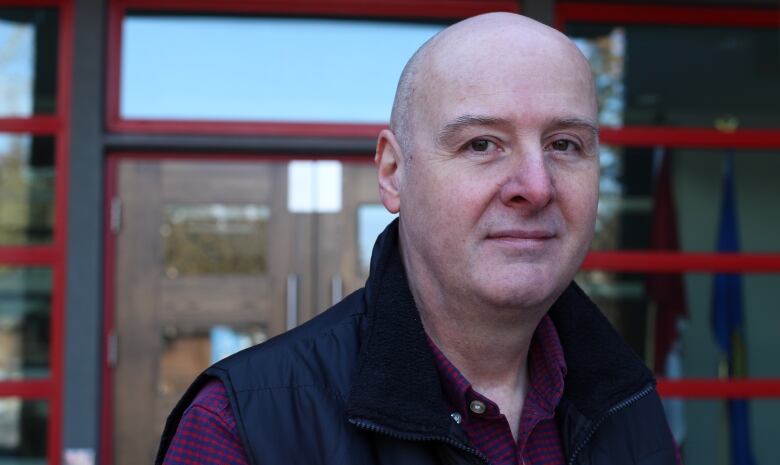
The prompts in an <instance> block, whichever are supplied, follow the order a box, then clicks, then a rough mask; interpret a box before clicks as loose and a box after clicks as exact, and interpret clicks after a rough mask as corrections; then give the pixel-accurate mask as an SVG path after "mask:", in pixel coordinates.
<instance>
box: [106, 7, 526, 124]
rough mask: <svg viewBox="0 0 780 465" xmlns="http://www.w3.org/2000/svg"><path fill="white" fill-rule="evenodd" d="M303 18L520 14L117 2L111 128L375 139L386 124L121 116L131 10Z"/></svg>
mask: <svg viewBox="0 0 780 465" xmlns="http://www.w3.org/2000/svg"><path fill="white" fill-rule="evenodd" d="M133 9H135V10H147V11H160V12H166V11H169V12H213V13H215V14H216V13H233V14H242V13H243V14H268V15H280V14H285V15H293V16H295V15H302V16H319V17H338V18H353V17H354V18H388V19H396V18H405V19H429V20H447V19H453V20H457V19H461V18H466V17H469V16H473V15H476V14H480V13H486V12H488V11H512V12H519V7H518V2H517V1H516V0H418V1H415V0H375V1H371V2H366V1H364V0H265V1H263V0H245V1H242V0H222V1H214V0H193V1H187V0H169V1H166V2H159V1H155V0H114V1H112V2H111V4H110V6H109V19H108V50H109V53H108V80H107V89H106V91H107V95H106V102H107V112H106V118H107V120H106V125H107V127H108V129H109V130H110V131H112V132H120V133H126V132H140V133H146V134H222V135H255V136H257V135H268V136H314V137H318V136H321V137H375V136H376V134H377V133H378V132H379V131H380V130H381V129H383V128H384V127H385V125H381V124H360V123H316V122H315V123H302V122H295V121H251V122H244V121H241V122H239V121H209V120H197V121H181V120H167V119H166V120H147V119H123V118H121V117H120V114H119V95H120V89H119V87H120V82H119V79H120V67H121V62H122V57H121V41H122V21H123V19H124V17H125V15H126V14H127V12H128V10H133Z"/></svg>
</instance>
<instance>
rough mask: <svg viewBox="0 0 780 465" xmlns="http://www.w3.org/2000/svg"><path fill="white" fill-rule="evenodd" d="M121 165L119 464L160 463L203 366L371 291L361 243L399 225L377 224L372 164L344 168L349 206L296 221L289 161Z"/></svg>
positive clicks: (343, 204) (312, 213)
mask: <svg viewBox="0 0 780 465" xmlns="http://www.w3.org/2000/svg"><path fill="white" fill-rule="evenodd" d="M117 166H118V168H117V170H118V172H117V184H118V187H117V202H118V203H119V204H120V205H121V226H120V228H119V230H118V232H117V233H116V259H115V266H116V269H115V280H116V282H115V289H116V291H115V295H116V300H115V306H114V312H115V317H114V321H115V324H114V332H115V334H116V341H117V344H116V346H117V351H116V352H117V358H116V362H115V366H114V373H113V375H114V381H113V385H114V392H113V396H114V399H113V402H114V412H115V414H114V418H115V420H114V457H115V463H116V464H117V465H135V464H138V463H151V461H152V459H153V456H154V454H155V451H156V448H157V445H158V441H159V437H160V434H161V432H162V427H163V425H164V421H165V417H166V415H167V414H168V413H169V412H170V410H171V409H172V408H173V406H174V404H175V402H176V401H177V400H178V399H179V398H180V397H181V395H182V394H183V392H184V389H186V387H187V386H188V385H189V383H191V382H192V380H193V379H194V378H195V376H196V375H197V374H198V373H199V372H200V371H202V370H203V369H204V368H206V367H207V366H208V365H209V364H211V363H212V362H213V361H215V360H217V359H218V358H220V357H221V356H224V355H227V354H229V353H231V352H233V351H235V350H237V349H240V348H241V347H243V346H247V345H250V344H255V343H258V342H262V341H263V340H265V339H266V338H269V337H272V336H274V335H277V334H279V333H281V332H283V331H285V330H286V329H288V328H289V327H291V326H294V325H295V324H298V323H300V322H303V321H305V320H307V319H309V318H311V317H313V316H314V315H316V314H317V313H319V312H321V311H322V310H324V309H326V308H327V307H329V306H330V305H331V304H332V302H333V301H334V300H338V299H339V298H340V297H341V296H342V295H346V293H349V292H351V291H353V290H355V289H357V288H359V287H361V286H362V285H363V283H364V281H365V278H366V277H367V271H368V270H367V266H366V263H367V258H366V257H365V256H366V254H367V253H370V244H369V245H368V246H366V245H365V244H366V243H367V241H366V240H364V241H363V246H361V245H360V243H361V242H360V240H359V238H358V236H359V235H360V234H361V233H362V234H363V235H364V236H365V235H366V234H369V235H374V236H375V235H376V233H377V232H378V231H379V230H381V229H382V227H383V226H384V224H386V223H387V222H388V221H389V220H390V217H389V216H387V215H386V216H385V217H382V216H381V215H380V216H379V217H378V218H379V220H377V219H376V217H377V214H376V213H377V212H378V211H380V210H381V206H380V205H379V204H378V194H377V184H376V171H375V169H374V167H373V165H372V164H370V163H343V164H341V167H342V170H343V175H342V176H341V178H342V183H341V186H340V187H338V186H337V187H336V188H339V189H340V190H341V193H340V198H341V205H340V207H339V208H338V209H337V210H336V211H329V212H326V213H324V212H317V211H316V210H315V211H310V212H295V213H293V212H290V210H289V209H288V207H289V204H288V200H289V199H288V194H289V192H288V190H289V189H288V187H289V186H288V166H289V164H288V163H287V162H282V161H279V162H268V161H262V160H248V161H216V160H215V161H184V160H137V159H122V160H120V161H119V162H118V164H117ZM368 210H370V211H371V212H373V213H372V214H370V215H369V216H370V217H371V218H372V219H371V220H370V221H368V222H366V221H365V220H361V218H364V217H365V216H366V215H365V212H366V211H368ZM383 222H384V223H383ZM366 228H368V229H369V230H368V231H367V230H366ZM372 241H373V239H371V243H372ZM361 257H363V258H362V259H361Z"/></svg>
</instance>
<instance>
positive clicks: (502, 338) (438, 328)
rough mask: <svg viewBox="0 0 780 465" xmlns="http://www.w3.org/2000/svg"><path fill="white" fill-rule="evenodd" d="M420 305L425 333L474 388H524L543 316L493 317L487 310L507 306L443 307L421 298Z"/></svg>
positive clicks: (504, 311) (485, 391) (504, 310)
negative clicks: (427, 302) (424, 301)
mask: <svg viewBox="0 0 780 465" xmlns="http://www.w3.org/2000/svg"><path fill="white" fill-rule="evenodd" d="M415 300H417V299H415ZM420 304H422V305H420ZM418 308H419V309H420V316H421V318H422V322H423V326H424V328H425V331H426V333H428V335H429V337H430V338H431V339H432V340H433V342H434V343H436V345H437V347H439V349H441V351H442V352H443V353H444V355H445V356H446V357H447V359H449V360H450V361H451V362H452V364H453V365H455V366H456V367H457V368H458V370H460V372H461V373H462V374H463V375H464V376H465V377H466V378H467V379H468V380H469V382H470V383H471V384H472V385H473V386H474V388H475V389H477V390H478V391H480V392H482V393H483V394H485V395H488V394H489V391H491V390H494V389H501V390H502V391H515V390H518V389H520V390H522V386H524V384H525V378H526V362H527V359H528V350H529V347H530V345H531V339H532V338H533V333H534V331H535V330H536V326H537V325H538V323H539V321H540V319H541V316H539V317H538V318H517V317H515V318H512V317H511V315H501V317H499V318H492V315H489V314H488V313H492V312H494V311H497V312H500V313H506V312H508V310H506V309H503V310H496V309H486V308H484V307H482V308H470V309H460V308H457V307H450V308H447V309H443V308H438V307H430V306H427V305H425V304H424V303H422V302H418Z"/></svg>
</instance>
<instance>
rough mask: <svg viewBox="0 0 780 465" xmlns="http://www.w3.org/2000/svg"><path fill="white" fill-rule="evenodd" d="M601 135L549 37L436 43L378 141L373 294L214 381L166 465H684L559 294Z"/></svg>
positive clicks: (592, 105) (612, 357)
mask: <svg viewBox="0 0 780 465" xmlns="http://www.w3.org/2000/svg"><path fill="white" fill-rule="evenodd" d="M596 118H597V109H596V99H595V95H594V86H593V82H592V77H591V73H590V68H589V66H588V63H587V62H586V60H585V59H584V58H583V56H582V55H581V54H580V53H579V51H578V50H577V49H576V47H575V46H574V45H573V44H572V43H571V42H570V41H569V40H568V39H567V38H566V37H565V36H563V35H562V34H560V33H559V32H557V31H555V30H553V29H550V28H548V27H546V26H543V25H541V24H539V23H536V22H534V21H532V20H529V19H527V18H524V17H521V16H518V15H512V14H503V13H502V14H498V13H495V14H488V15H482V16H478V17H475V18H471V19H468V20H465V21H463V22H460V23H458V24H456V25H454V26H451V27H450V28H448V29H446V30H444V31H442V32H441V33H440V34H438V35H437V36H436V37H434V38H433V39H431V40H430V41H428V43H426V44H425V45H424V46H423V47H422V48H421V49H420V50H419V51H418V52H417V53H416V54H415V56H414V57H413V58H412V59H411V60H410V61H409V63H408V64H407V66H406V68H405V69H404V72H403V75H402V77H401V80H400V82H399V85H398V91H397V95H396V101H395V103H394V107H393V113H392V116H391V124H390V128H391V129H390V130H384V131H382V132H381V134H380V135H379V140H378V143H377V152H376V163H377V166H378V178H379V191H380V197H381V199H382V202H383V204H384V205H385V207H386V208H387V209H388V210H390V211H391V212H398V213H399V216H400V220H399V221H397V222H395V223H394V224H392V225H390V226H389V227H388V228H387V230H386V231H385V232H384V233H383V234H382V235H381V236H380V237H379V239H378V240H377V244H376V246H375V248H374V254H373V256H372V265H371V274H370V277H369V279H368V282H367V283H366V287H365V288H364V289H361V290H359V291H358V292H356V293H354V294H352V295H350V296H349V297H347V298H346V299H345V300H344V301H343V302H341V303H340V304H338V305H336V306H334V307H333V308H331V309H329V310H328V311H326V312H325V313H324V314H322V315H320V316H319V317H317V318H315V319H314V320H312V321H311V322H309V323H307V324H305V325H303V326H302V327H300V328H297V329H295V330H293V331H291V332H289V333H287V334H285V335H282V336H280V337H278V338H275V339H273V340H271V341H269V342H267V343H265V344H262V345H260V346H257V347H255V348H252V349H249V350H247V351H244V352H242V353H240V354H237V355H236V356H233V357H231V358H228V359H227V360H225V361H222V362H220V363H218V364H217V365H215V366H214V367H212V368H210V369H209V370H207V371H206V372H205V374H204V375H202V376H201V377H199V378H198V380H196V382H195V383H194V385H193V387H192V388H190V390H189V391H188V393H187V394H185V396H184V398H183V399H182V401H181V402H180V404H179V406H178V407H177V408H176V409H175V410H174V412H173V413H172V415H171V417H170V419H169V422H168V424H167V427H166V432H165V434H164V435H163V440H162V445H161V448H160V453H159V455H158V463H161V462H163V459H165V462H164V463H168V464H176V463H251V464H264V465H268V464H288V463H290V464H318V463H320V464H352V463H354V464H372V463H381V464H405V465H410V464H429V463H431V464H432V463H437V464H438V463H448V464H449V463H452V464H460V463H463V464H466V463H491V464H509V463H512V464H563V463H576V464H603V465H607V464H620V465H628V464H642V465H651V464H653V465H654V464H659V465H660V464H672V463H675V462H676V458H675V447H674V444H673V441H672V439H671V436H670V434H669V430H668V427H667V425H666V421H665V417H664V414H663V411H662V408H661V405H660V402H659V400H658V396H657V394H656V392H655V390H654V381H653V378H652V375H651V374H650V373H649V371H648V370H647V368H646V367H645V366H644V364H643V363H642V361H641V360H640V359H638V357H636V356H635V355H634V354H633V353H632V352H631V351H630V350H629V349H628V348H627V347H626V346H625V344H624V343H623V342H622V341H621V340H620V338H619V336H617V334H616V333H615V332H614V331H613V330H612V328H611V327H610V326H609V324H608V323H607V322H606V320H605V319H604V318H603V317H602V316H601V315H600V313H599V312H598V310H597V309H596V308H595V307H594V305H593V304H592V303H591V302H590V301H589V300H588V298H587V297H586V296H585V295H584V294H583V293H582V291H580V290H579V288H578V287H577V286H576V285H575V284H573V283H572V279H573V277H574V275H575V273H576V271H577V269H578V268H579V266H580V264H581V262H582V260H583V258H584V256H585V254H586V252H587V250H588V247H589V244H590V241H591V238H592V235H593V230H594V223H595V217H596V204H597V199H598V173H599V162H598V132H597V121H596Z"/></svg>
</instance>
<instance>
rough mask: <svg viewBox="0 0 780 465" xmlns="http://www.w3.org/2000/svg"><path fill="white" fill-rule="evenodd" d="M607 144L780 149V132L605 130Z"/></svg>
mask: <svg viewBox="0 0 780 465" xmlns="http://www.w3.org/2000/svg"><path fill="white" fill-rule="evenodd" d="M600 140H601V142H602V143H604V144H616V145H623V146H656V145H662V146H664V147H687V148H702V149H706V148H733V149H780V130H777V129H740V130H737V131H734V132H723V131H719V130H717V129H714V128H677V127H638V126H629V127H624V128H619V129H618V128H601V131H600Z"/></svg>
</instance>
